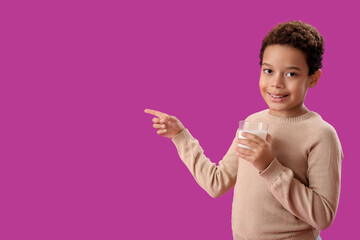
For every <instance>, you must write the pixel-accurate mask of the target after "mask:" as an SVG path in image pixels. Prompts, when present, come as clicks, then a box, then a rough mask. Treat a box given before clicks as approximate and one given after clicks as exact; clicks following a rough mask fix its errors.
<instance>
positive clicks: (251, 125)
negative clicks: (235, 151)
mask: <svg viewBox="0 0 360 240" xmlns="http://www.w3.org/2000/svg"><path fill="white" fill-rule="evenodd" d="M268 128H269V124H267V123H264V122H252V121H243V120H241V121H239V138H242V139H246V138H245V137H243V136H241V133H242V132H248V133H252V134H255V135H257V136H259V137H261V138H262V139H264V140H266V135H267V131H268ZM238 145H239V147H242V148H247V149H251V148H250V147H248V146H245V145H243V144H238Z"/></svg>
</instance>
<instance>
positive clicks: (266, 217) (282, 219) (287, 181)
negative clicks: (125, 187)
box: [172, 110, 343, 240]
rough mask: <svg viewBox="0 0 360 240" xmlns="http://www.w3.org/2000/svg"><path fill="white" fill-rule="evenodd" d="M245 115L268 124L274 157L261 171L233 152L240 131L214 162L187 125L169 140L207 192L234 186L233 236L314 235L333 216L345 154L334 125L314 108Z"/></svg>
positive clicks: (241, 239)
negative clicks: (293, 113)
mask: <svg viewBox="0 0 360 240" xmlns="http://www.w3.org/2000/svg"><path fill="white" fill-rule="evenodd" d="M246 120H249V121H262V122H268V123H269V130H268V133H269V134H270V135H271V136H272V139H273V150H274V154H275V158H274V160H273V161H272V163H271V164H270V165H269V166H268V168H267V169H265V170H264V171H263V172H261V173H259V172H258V170H257V169H256V168H255V167H254V166H253V165H251V164H250V163H249V162H247V161H245V160H243V159H241V158H239V157H238V156H236V152H235V146H236V142H235V140H236V138H237V137H238V132H236V136H235V139H234V140H233V143H232V145H231V146H230V149H229V150H228V152H227V153H226V155H225V156H224V158H223V159H222V160H221V161H220V162H219V165H218V166H216V164H215V163H212V162H211V161H210V160H209V159H208V158H207V157H206V156H205V155H204V152H203V149H202V148H201V147H200V145H199V142H198V141H197V140H196V139H195V138H194V137H193V136H192V135H191V134H190V132H189V131H188V129H184V130H183V131H181V132H180V133H179V134H178V135H176V136H175V137H174V138H173V139H172V141H173V143H174V144H175V146H176V148H177V150H178V153H179V156H180V158H181V159H182V161H183V162H184V163H185V165H186V166H187V168H188V169H189V170H190V172H191V173H192V175H193V176H194V178H195V180H196V182H197V183H198V184H199V185H200V186H201V187H202V188H203V189H204V190H205V191H206V192H207V193H208V194H209V195H210V196H212V197H214V198H215V197H219V196H221V195H223V194H225V193H226V192H227V191H229V190H230V189H231V188H232V187H234V198H233V204H232V230H233V236H234V239H235V240H250V239H252V240H259V239H261V240H262V239H264V240H266V239H293V240H300V239H301V240H310V239H311V240H315V239H316V238H317V236H318V235H319V232H320V230H323V229H326V228H327V227H329V226H330V224H331V223H332V221H333V220H334V217H335V213H336V210H337V206H338V202H339V194H340V175H341V163H342V159H343V154H342V149H341V145H340V142H339V139H338V136H337V134H336V131H335V129H334V128H333V127H332V126H331V125H330V124H328V123H326V122H325V121H324V120H323V119H322V118H321V117H320V115H318V114H317V113H315V112H308V113H306V114H304V115H302V116H299V117H295V118H282V117H276V116H273V115H270V114H269V110H264V111H261V112H258V113H255V114H253V115H251V116H249V117H248V118H247V119H246Z"/></svg>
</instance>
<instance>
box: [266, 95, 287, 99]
mask: <svg viewBox="0 0 360 240" xmlns="http://www.w3.org/2000/svg"><path fill="white" fill-rule="evenodd" d="M270 95H271V96H272V97H274V98H283V97H286V96H287V95H282V96H277V95H273V94H270Z"/></svg>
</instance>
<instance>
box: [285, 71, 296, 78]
mask: <svg viewBox="0 0 360 240" xmlns="http://www.w3.org/2000/svg"><path fill="white" fill-rule="evenodd" d="M286 75H287V76H288V77H294V76H295V75H296V74H295V73H294V72H289V73H288V74H286Z"/></svg>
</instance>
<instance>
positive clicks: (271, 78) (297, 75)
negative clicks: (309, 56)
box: [259, 44, 321, 117]
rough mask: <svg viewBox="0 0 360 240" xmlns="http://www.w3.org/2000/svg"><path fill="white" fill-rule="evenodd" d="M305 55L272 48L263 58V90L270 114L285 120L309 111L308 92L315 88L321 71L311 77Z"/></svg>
mask: <svg viewBox="0 0 360 240" xmlns="http://www.w3.org/2000/svg"><path fill="white" fill-rule="evenodd" d="M308 73H309V67H308V65H307V63H306V59H305V54H304V53H303V52H302V51H301V50H299V49H296V48H294V47H291V46H286V45H279V44H276V45H270V46H268V47H267V48H266V49H265V51H264V55H263V61H262V66H261V75H260V82H259V86H260V91H261V95H262V97H263V98H264V100H265V102H266V103H267V105H268V106H269V109H270V113H271V114H272V115H276V116H282V117H296V116H299V115H301V114H303V113H305V112H307V109H306V107H305V106H304V100H305V96H306V92H307V90H308V88H309V87H313V86H315V84H316V83H317V81H318V80H319V78H320V75H321V71H320V70H318V71H317V72H316V73H315V74H313V75H311V76H308Z"/></svg>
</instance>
